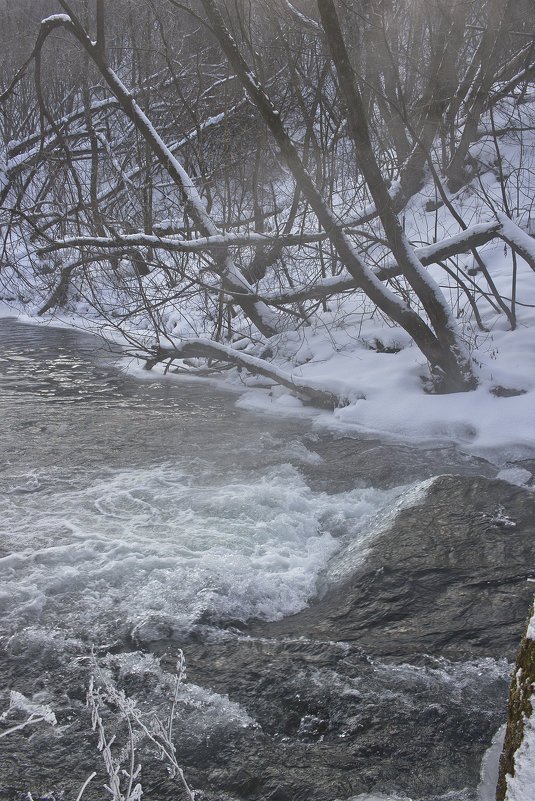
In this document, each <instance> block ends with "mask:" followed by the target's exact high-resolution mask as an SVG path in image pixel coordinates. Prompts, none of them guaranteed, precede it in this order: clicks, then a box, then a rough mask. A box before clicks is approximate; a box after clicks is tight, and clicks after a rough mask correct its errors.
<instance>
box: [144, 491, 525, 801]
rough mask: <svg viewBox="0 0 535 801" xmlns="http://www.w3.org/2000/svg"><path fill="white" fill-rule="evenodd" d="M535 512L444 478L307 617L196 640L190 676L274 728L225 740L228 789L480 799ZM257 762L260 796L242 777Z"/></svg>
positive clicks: (513, 498) (512, 496)
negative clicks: (445, 795) (483, 767)
mask: <svg viewBox="0 0 535 801" xmlns="http://www.w3.org/2000/svg"><path fill="white" fill-rule="evenodd" d="M533 511H534V497H533V494H532V493H531V492H530V491H529V490H526V489H524V488H521V487H516V486H513V485H511V484H509V483H507V482H503V481H495V480H488V479H485V478H482V477H473V478H470V477H468V478H467V477H454V476H443V477H441V478H439V479H437V480H436V481H434V482H433V484H432V485H431V486H430V487H429V489H428V491H427V494H426V496H425V498H423V499H422V500H421V502H419V503H417V504H416V505H415V506H414V507H411V508H407V509H404V510H403V511H401V512H400V514H399V515H398V516H397V518H396V520H395V522H394V524H393V525H392V527H391V528H390V529H389V530H388V531H385V532H384V533H383V534H382V535H380V537H379V538H378V539H377V540H376V542H375V543H374V544H373V546H372V547H371V549H370V552H369V555H368V558H367V560H366V562H365V563H364V564H363V565H362V566H361V567H358V568H357V569H355V570H354V571H353V572H352V573H351V574H350V576H349V577H348V578H347V579H346V580H344V581H343V582H342V583H340V584H336V585H331V586H329V587H327V589H326V591H325V592H324V595H323V597H322V598H320V599H318V600H316V601H314V602H313V603H312V604H311V605H310V607H309V608H308V609H306V610H304V611H302V612H301V613H299V614H297V615H294V616H292V617H290V618H286V619H284V620H281V621H277V622H275V623H260V622H256V623H251V624H250V626H249V628H248V630H247V631H246V633H245V634H239V633H236V634H235V635H234V636H229V635H227V636H226V637H223V638H222V640H221V641H220V642H217V641H215V642H211V643H209V642H205V643H202V642H191V643H189V644H187V645H186V646H185V649H184V650H185V653H186V657H187V661H188V666H189V667H188V670H189V676H190V679H191V681H193V682H195V683H198V684H200V685H201V686H206V687H210V688H212V689H214V690H216V691H217V692H220V693H222V694H227V695H228V696H229V698H230V699H231V700H233V701H235V702H238V703H240V704H241V705H243V707H244V708H245V709H246V710H247V712H248V713H249V714H250V715H251V717H253V718H254V719H255V720H256V721H257V723H258V724H259V726H260V730H259V731H256V732H254V733H252V732H249V733H247V732H243V733H242V735H241V737H240V741H239V743H238V742H236V741H234V742H233V741H232V738H230V739H229V740H227V742H226V750H225V753H226V764H225V768H222V772H221V773H220V781H221V789H222V790H227V791H233V792H235V793H236V794H237V795H238V796H239V797H240V798H254V799H267V798H279V797H280V798H284V797H285V796H286V795H287V796H288V797H290V798H292V799H301V798H302V799H308V800H314V799H317V801H326V800H327V799H332V798H334V797H339V798H347V797H349V796H350V795H355V794H358V793H364V792H372V791H376V792H384V793H389V792H390V793H392V794H395V793H400V792H401V793H407V794H408V795H410V796H411V797H413V798H419V799H420V798H425V799H430V798H433V797H437V796H438V795H439V794H440V793H446V792H447V791H449V790H450V791H451V790H452V789H453V790H455V788H457V789H456V792H457V795H456V796H455V797H456V798H460V797H464V798H467V799H475V797H476V790H475V788H476V786H477V784H478V780H479V769H480V763H481V757H482V754H483V752H484V751H485V749H486V747H487V746H488V745H489V743H490V740H491V739H492V736H493V734H494V732H495V731H496V729H497V728H498V727H499V725H500V724H501V723H502V721H503V719H504V716H505V707H506V695H507V683H508V675H509V671H510V667H509V664H508V662H507V659H508V658H510V657H512V655H513V654H514V652H515V650H516V642H517V639H518V634H517V633H518V628H519V625H520V621H521V620H522V619H523V618H524V615H525V608H526V603H527V602H529V599H530V598H531V595H532V591H533V584H531V583H530V582H529V579H530V578H533V577H535V570H534V568H533V565H534V564H535V537H534V536H533V534H534V533H535V531H534V519H535V516H534V515H533ZM160 647H161V649H162V650H163V651H165V650H166V649H167V651H168V653H171V652H172V648H170V644H169V643H167V645H164V644H163V643H161V644H160ZM243 760H245V762H246V764H247V766H248V770H249V772H250V773H251V775H252V776H254V777H255V784H254V787H255V789H254V791H251V792H250V794H249V789H248V788H251V787H252V786H253V785H248V784H247V782H243V783H241V784H239V785H238V784H237V783H236V781H235V779H233V778H232V777H233V776H235V775H237V774H236V771H237V769H238V764H240V763H241V762H242V761H243ZM197 770H198V765H197ZM196 775H197V777H198V780H199V784H200V786H206V784H205V782H206V781H207V778H208V777H207V776H206V775H204V776H203V771H202V770H201V771H199V772H197V773H196ZM463 788H464V789H463Z"/></svg>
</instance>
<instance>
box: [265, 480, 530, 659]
mask: <svg viewBox="0 0 535 801" xmlns="http://www.w3.org/2000/svg"><path fill="white" fill-rule="evenodd" d="M534 512H535V496H534V495H533V493H532V492H530V491H529V490H526V489H524V488H522V487H517V486H513V485H511V484H509V483H507V482H503V481H496V480H494V481H493V480H488V479H485V478H482V477H474V478H469V477H459V476H441V477H439V478H437V479H436V480H435V481H434V482H433V483H432V485H431V486H430V487H429V489H428V491H427V493H426V495H425V498H423V499H422V501H421V502H419V503H417V504H416V505H415V506H412V507H410V508H407V509H403V510H402V511H401V512H400V513H399V514H398V516H397V517H396V520H395V522H394V524H393V526H392V528H391V529H389V530H388V531H386V532H384V533H383V534H382V535H381V536H380V537H379V538H378V539H377V540H376V541H375V543H373V544H372V546H371V549H370V552H369V555H368V558H367V560H366V562H365V564H364V565H363V566H362V567H360V568H357V569H356V570H355V571H354V573H353V574H352V575H351V576H350V578H348V579H347V580H346V581H344V582H342V583H341V584H339V585H336V586H332V587H330V588H328V589H327V591H326V592H325V594H324V597H323V598H321V599H320V600H318V601H316V602H314V603H312V604H311V605H310V607H309V608H308V609H305V610H304V611H303V612H300V613H299V614H297V615H294V616H292V617H288V618H285V619H284V620H282V621H278V622H275V623H270V624H263V625H256V626H254V627H253V628H252V630H253V631H254V632H255V633H256V634H257V635H260V634H263V635H264V636H270V637H277V638H280V637H299V636H305V637H314V638H318V639H323V640H344V641H346V642H355V643H358V644H359V645H361V646H362V647H363V648H365V649H366V650H367V651H368V652H369V653H373V654H377V655H380V656H381V657H394V658H398V659H399V658H411V656H412V655H414V654H418V653H428V654H432V655H435V656H439V655H441V656H446V657H449V658H473V657H475V656H492V657H497V658H498V657H504V656H505V657H507V658H514V656H515V654H516V650H517V642H518V629H519V625H521V621H522V620H523V619H524V616H525V610H526V607H527V605H529V602H530V599H531V596H532V594H533V584H532V583H531V581H530V580H532V581H533V580H535V536H534V535H535V514H534Z"/></svg>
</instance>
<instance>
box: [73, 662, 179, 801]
mask: <svg viewBox="0 0 535 801" xmlns="http://www.w3.org/2000/svg"><path fill="white" fill-rule="evenodd" d="M92 672H93V675H92V676H91V680H90V683H89V689H88V693H87V706H88V707H89V709H90V710H91V722H92V727H93V731H98V735H99V739H98V745H97V748H98V750H99V751H101V753H102V757H103V759H104V765H105V767H106V771H107V773H108V777H109V784H108V785H105V787H106V790H107V791H108V792H109V793H110V795H111V797H112V799H113V801H139V799H140V798H141V796H142V793H143V789H142V786H141V783H140V782H138V781H137V779H138V777H139V775H140V772H141V765H139V764H137V765H136V758H135V749H136V745H137V744H138V743H139V742H140V741H142V740H145V741H148V742H149V743H150V744H151V745H152V746H153V747H154V748H155V750H156V753H157V755H158V758H159V759H161V760H162V761H164V762H165V763H166V766H167V770H168V772H169V775H170V776H171V778H173V779H177V780H178V782H179V784H180V785H181V786H182V788H183V790H184V791H185V794H186V797H187V798H188V801H195V794H194V792H193V791H192V790H191V789H190V787H189V786H188V783H187V781H186V779H185V777H184V772H183V771H182V768H181V767H180V765H179V764H178V762H177V758H176V750H175V746H174V744H173V722H174V716H175V710H176V704H177V700H178V694H179V690H180V685H181V684H182V682H184V681H185V679H186V663H185V659H184V654H183V653H182V651H179V655H178V659H177V673H176V677H175V681H174V692H173V696H172V699H171V707H170V710H169V715H168V717H167V720H166V721H165V722H162V721H161V720H160V718H159V717H158V716H157V715H156V714H154V713H151V714H147V713H144V712H142V711H141V710H140V709H139V708H138V706H137V704H136V701H135V700H134V699H133V698H129V697H128V696H127V695H126V694H125V693H124V691H123V690H120V689H118V688H117V687H116V686H115V684H114V683H113V682H112V680H111V679H110V678H108V677H107V676H105V675H104V673H103V671H102V670H101V668H100V666H99V664H98V663H97V661H96V659H95V658H94V657H93V659H92ZM106 706H110V707H112V708H113V709H114V710H117V711H118V712H119V714H120V717H121V720H123V721H124V722H125V723H126V727H127V744H126V747H125V748H124V749H123V750H122V751H121V752H120V753H119V755H118V756H117V757H114V756H113V754H112V746H113V744H114V741H115V736H112V737H110V738H109V739H108V737H107V735H106V731H105V728H104V723H103V720H102V714H101V713H102V711H103V709H104V708H105V707H106ZM125 760H127V762H128V767H127V768H126V769H125V768H122V767H121V765H122V763H123V761H125Z"/></svg>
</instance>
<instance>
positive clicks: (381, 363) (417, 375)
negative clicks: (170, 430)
mask: <svg viewBox="0 0 535 801" xmlns="http://www.w3.org/2000/svg"><path fill="white" fill-rule="evenodd" d="M485 256H486V260H487V263H490V264H491V267H492V274H493V278H494V281H495V283H496V284H497V285H498V287H501V288H503V291H504V293H505V292H506V291H507V285H508V284H509V282H510V271H511V265H510V263H509V262H508V260H507V259H506V258H505V257H504V255H503V246H500V245H498V246H496V245H495V246H491V247H489V248H487V251H486V253H485ZM517 292H518V298H519V300H520V301H521V303H522V305H519V306H518V311H517V327H516V330H514V331H511V330H507V324H506V321H505V319H504V317H503V315H496V314H495V313H494V312H492V310H491V309H489V311H488V312H487V314H486V317H485V319H484V322H485V325H486V327H487V328H488V332H480V331H473V332H472V335H471V341H470V342H469V344H470V346H471V348H472V358H473V361H474V364H475V368H476V375H477V378H478V382H479V385H478V387H477V389H476V390H474V391H472V392H464V393H454V394H446V395H441V394H434V393H431V392H429V387H428V384H427V383H426V376H427V374H428V371H427V366H426V364H425V362H424V360H423V358H422V355H421V353H420V352H419V351H418V349H417V348H416V347H415V346H414V345H412V344H411V342H410V339H409V337H408V336H407V334H406V333H405V332H404V331H402V330H401V329H399V328H397V327H395V326H392V325H391V324H387V323H386V322H384V321H382V320H380V319H376V316H375V315H373V314H371V315H367V316H365V317H363V318H362V319H360V320H359V326H358V329H355V327H354V326H352V325H351V324H350V323H351V318H354V319H355V321H357V317H358V316H359V315H358V312H357V310H356V309H355V307H354V301H352V300H346V301H345V302H344V304H343V305H342V304H339V305H338V307H337V308H336V310H333V311H327V312H324V313H323V314H322V315H321V318H320V322H319V323H316V324H315V325H314V326H310V327H308V328H302V329H300V330H299V331H293V332H287V333H286V334H284V335H278V336H277V337H275V338H273V340H272V341H271V342H270V346H271V348H272V350H273V351H274V354H275V355H274V357H273V362H274V365H275V366H276V367H278V368H279V369H281V370H284V371H285V372H287V373H289V374H291V375H292V376H293V377H294V378H295V380H296V383H297V382H299V381H305V382H309V383H310V384H314V385H317V386H318V387H322V388H324V389H325V390H326V391H329V392H332V393H333V394H336V395H338V396H340V397H342V398H345V399H346V401H345V405H342V406H340V407H339V408H337V409H335V410H334V411H333V412H325V411H319V410H315V409H313V408H311V407H310V406H308V405H306V404H305V403H302V402H301V401H300V400H299V399H298V398H297V397H295V396H294V395H293V394H292V393H291V392H290V390H288V389H287V388H284V387H280V386H276V385H269V386H267V384H268V383H269V382H267V381H266V380H265V379H262V378H259V377H254V376H248V375H246V374H245V373H244V372H243V371H242V372H240V373H238V372H237V371H236V370H232V371H230V372H226V373H224V374H223V376H224V377H217V375H216V376H212V377H211V379H210V380H215V381H217V383H219V384H220V385H222V386H225V387H226V388H228V389H232V390H234V391H238V392H239V393H240V395H239V398H238V400H237V404H238V406H240V407H242V408H249V409H255V410H258V411H262V412H268V413H271V414H275V415H277V416H281V415H285V416H292V415H299V416H302V415H303V414H305V415H307V416H309V417H311V418H313V419H314V420H315V422H316V424H317V425H318V426H320V427H322V428H327V429H330V430H333V431H336V432H338V433H342V432H344V431H345V432H350V431H354V432H362V433H366V434H373V435H378V436H384V437H394V438H402V439H408V440H412V441H420V442H424V443H429V442H445V441H451V442H455V443H456V444H457V445H458V446H459V448H460V449H462V450H463V451H465V452H467V453H470V454H473V455H479V456H482V457H485V458H487V459H489V460H490V461H493V462H494V463H496V464H498V465H500V466H507V465H508V463H509V462H517V461H521V460H523V459H531V458H534V457H535V276H534V274H533V271H532V270H531V269H530V268H529V267H528V265H526V264H525V263H524V262H522V261H519V271H518V289H517ZM28 311H29V313H23V315H22V316H21V321H23V322H32V321H33V322H36V318H35V317H32V315H31V310H28ZM16 315H17V311H16V310H15V309H14V308H13V307H10V306H8V305H7V304H2V305H0V316H4V317H5V316H16ZM39 319H40V321H42V322H43V323H45V322H51V323H52V324H53V325H62V326H64V325H67V326H73V327H76V328H81V329H82V330H86V331H94V332H97V331H99V330H101V323H100V322H99V321H97V320H87V319H84V318H82V317H81V316H80V315H77V314H76V315H73V314H69V313H65V314H63V315H56V316H54V318H52V319H49V320H48V321H45V320H42V318H39ZM341 321H343V324H342V322H341ZM348 323H349V324H348ZM106 334H107V336H108V337H110V336H111V337H112V338H113V339H115V341H117V342H121V339H122V338H121V337H120V336H118V335H117V334H116V333H114V332H113V331H111V332H110V331H109V330H108V331H107V332H106ZM123 342H124V340H123ZM264 347H265V346H262V348H264ZM258 350H259V351H260V352H261V349H260V348H259V349H258ZM123 364H124V368H125V369H127V370H128V371H129V372H131V373H133V374H137V375H138V377H140V378H141V377H142V378H145V379H146V378H147V377H149V376H150V377H151V378H154V377H155V376H156V375H158V374H159V375H160V376H161V375H162V373H163V371H164V368H163V367H162V366H161V365H158V366H157V367H156V368H154V370H153V372H152V373H149V374H147V372H146V371H143V370H142V369H141V363H140V362H136V361H135V360H132V359H129V360H127V359H125V360H124V362H123ZM180 377H181V374H179V375H176V374H175V373H174V372H173V368H171V370H170V371H168V372H167V373H166V376H165V379H166V380H177V379H178V380H180ZM189 377H195V373H194V372H193V373H191V374H190V376H189ZM504 477H506V476H504ZM509 478H510V479H511V478H512V474H511V476H510V477H509ZM517 480H519V483H527V482H529V475H526V476H524V478H523V479H522V478H521V477H520V474H519V475H518V477H517Z"/></svg>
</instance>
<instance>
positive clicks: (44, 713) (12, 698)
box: [0, 690, 57, 737]
mask: <svg viewBox="0 0 535 801" xmlns="http://www.w3.org/2000/svg"><path fill="white" fill-rule="evenodd" d="M14 712H23V713H25V714H26V715H27V718H26V719H25V720H23V721H22V723H16V724H15V725H14V726H11V727H10V728H9V729H4V730H3V731H1V732H0V737H7V735H8V734H12V733H13V732H15V731H18V730H19V729H24V728H26V726H32V725H35V724H36V723H49V724H50V725H51V726H55V725H56V723H57V720H56V716H55V714H54V713H53V711H52V710H51V709H50V707H49V706H47V705H46V704H36V703H34V702H33V701H30V699H29V698H26V696H25V695H23V694H22V693H19V692H17V691H16V690H11V692H10V694H9V707H8V708H7V709H6V711H5V712H2V714H1V715H0V720H1V721H4V720H7V718H8V717H9V716H10V715H12V714H13V713H14Z"/></svg>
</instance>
